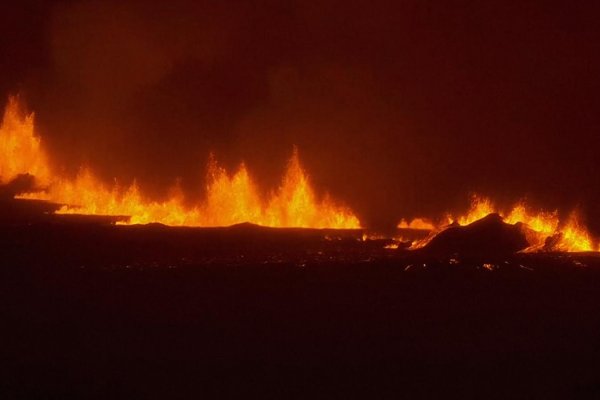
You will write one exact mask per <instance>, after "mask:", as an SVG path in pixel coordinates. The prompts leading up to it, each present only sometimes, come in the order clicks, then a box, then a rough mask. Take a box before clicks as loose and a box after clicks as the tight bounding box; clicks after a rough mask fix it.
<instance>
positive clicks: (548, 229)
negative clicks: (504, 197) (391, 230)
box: [398, 196, 596, 252]
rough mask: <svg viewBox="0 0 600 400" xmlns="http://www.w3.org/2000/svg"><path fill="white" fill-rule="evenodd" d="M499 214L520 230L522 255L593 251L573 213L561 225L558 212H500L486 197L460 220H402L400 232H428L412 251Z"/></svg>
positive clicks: (520, 207)
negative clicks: (455, 229)
mask: <svg viewBox="0 0 600 400" xmlns="http://www.w3.org/2000/svg"><path fill="white" fill-rule="evenodd" d="M492 214H498V215H499V216H500V217H501V218H502V219H503V221H504V222H505V223H507V224H512V225H516V226H518V227H519V229H520V230H521V232H522V233H523V235H524V236H525V238H526V239H527V242H528V243H529V247H527V248H526V249H524V250H523V251H525V252H533V251H542V250H544V251H565V252H578V251H595V250H596V247H594V241H593V239H592V237H591V235H590V233H589V232H588V230H587V228H586V227H585V226H584V225H583V224H582V223H581V222H580V220H579V216H578V214H577V212H576V211H573V212H572V213H571V214H570V216H569V217H568V219H567V220H566V221H561V220H560V218H559V214H558V211H553V212H547V211H537V212H536V211H533V210H531V209H530V208H529V207H528V206H527V204H526V202H525V201H520V202H518V203H517V204H516V205H514V206H513V207H512V208H511V209H510V210H509V211H504V210H501V209H499V208H498V207H496V206H495V205H494V203H493V202H492V201H491V200H490V199H488V198H485V197H481V196H473V197H472V201H471V207H470V209H469V210H468V212H467V213H466V214H464V215H460V216H457V217H455V216H451V215H449V214H448V215H446V216H445V217H444V218H443V220H442V221H441V222H438V223H433V222H431V221H430V220H427V219H423V218H416V219H414V220H412V221H411V222H410V223H409V222H407V221H406V220H402V221H400V222H399V223H398V228H399V229H417V230H426V231H430V232H431V233H430V235H429V236H428V237H427V238H425V239H423V240H418V241H415V242H414V243H413V244H412V248H422V247H424V246H426V245H427V244H428V243H429V242H430V240H431V239H432V238H434V237H435V236H436V235H437V234H438V233H439V232H442V231H444V230H446V229H448V228H451V227H454V226H467V225H470V224H472V223H474V222H476V221H479V220H482V219H483V218H485V217H487V216H489V215H492Z"/></svg>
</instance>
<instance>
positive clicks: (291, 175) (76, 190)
mask: <svg viewBox="0 0 600 400" xmlns="http://www.w3.org/2000/svg"><path fill="white" fill-rule="evenodd" d="M0 154H1V155H2V158H1V159H0V183H7V182H10V181H11V180H13V179H15V178H16V177H17V176H19V175H23V174H29V175H32V176H33V177H34V178H35V185H36V188H35V189H34V188H31V190H28V191H27V192H26V193H22V194H19V195H18V196H17V197H19V198H24V199H36V200H47V201H51V202H54V203H58V204H62V205H63V206H62V208H61V209H60V210H59V211H58V213H60V214H87V215H109V216H126V217H128V220H127V222H126V223H128V224H146V223H151V222H159V223H163V224H166V225H185V226H229V225H233V224H238V223H244V222H250V223H254V224H258V225H263V226H270V227H303V228H336V229H355V228H360V222H359V220H358V218H357V217H356V216H355V215H354V214H353V213H352V211H351V210H349V209H348V208H346V207H344V206H340V205H339V204H338V203H336V202H335V201H334V200H332V199H331V198H330V197H329V196H327V195H326V196H325V197H324V198H323V199H319V198H318V197H317V195H316V193H315V191H314V189H313V188H312V186H311V184H310V181H309V178H308V176H307V174H306V172H305V171H304V169H303V168H302V166H301V164H300V160H299V157H298V152H297V151H296V150H294V153H293V155H292V157H291V159H290V161H289V163H288V166H287V170H286V173H285V175H284V177H283V180H282V182H281V184H280V186H279V187H278V188H277V189H276V190H275V191H274V192H272V193H271V194H270V196H268V197H267V198H265V197H263V196H261V194H260V193H259V190H258V188H257V186H256V185H255V183H254V182H253V181H252V178H251V176H250V174H249V172H248V170H247V168H246V166H245V165H244V164H241V165H240V166H239V168H238V169H237V171H236V172H235V173H233V174H230V173H228V172H227V171H226V170H225V169H224V168H222V167H220V166H219V165H218V164H217V162H216V160H215V159H214V158H213V157H211V161H210V162H209V168H208V179H207V182H208V183H207V188H206V189H207V190H206V198H205V200H204V201H203V202H201V203H199V204H196V205H194V206H191V207H190V206H187V205H186V204H187V203H186V202H185V201H184V200H185V199H184V195H183V194H182V193H181V191H180V190H173V191H172V192H173V194H172V195H171V196H170V197H169V198H168V199H167V200H166V201H162V202H159V201H153V200H149V199H147V198H145V196H144V195H143V194H142V192H141V190H140V188H139V187H138V185H137V184H136V183H135V182H134V183H133V184H131V185H129V186H125V187H121V186H119V185H117V184H115V185H114V186H112V187H108V186H106V185H105V184H104V183H102V182H101V181H100V180H99V179H98V178H96V177H95V176H94V174H93V173H92V172H91V170H89V169H86V168H83V169H81V171H80V172H79V174H78V175H77V176H76V177H75V178H74V179H70V178H66V177H62V176H59V175H57V174H55V173H53V171H52V168H51V167H50V164H49V162H48V159H47V156H46V154H45V152H44V150H43V148H42V146H41V143H40V139H39V138H38V137H37V136H36V135H35V133H34V115H33V114H26V113H24V112H22V110H21V107H20V105H19V101H18V98H16V97H11V98H10V99H9V101H8V105H7V107H6V110H5V113H4V119H3V121H2V126H1V127H0Z"/></svg>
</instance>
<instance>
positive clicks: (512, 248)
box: [423, 214, 529, 256]
mask: <svg viewBox="0 0 600 400" xmlns="http://www.w3.org/2000/svg"><path fill="white" fill-rule="evenodd" d="M528 246H529V243H528V242H527V239H526V238H525V234H524V233H523V231H522V229H521V226H520V224H515V225H511V224H507V223H505V222H504V221H503V220H502V217H501V216H500V215H498V214H489V215H487V216H486V217H484V218H482V219H480V220H478V221H475V222H473V223H472V224H469V225H467V226H451V227H449V228H448V229H446V230H444V231H442V232H440V233H439V234H438V235H437V236H435V237H434V238H433V239H432V240H431V241H430V242H429V243H428V244H427V245H426V246H425V247H424V248H423V251H424V252H427V253H431V254H434V255H443V256H446V255H448V256H450V255H455V254H457V255H462V256H498V255H505V254H513V253H516V252H518V251H519V250H523V249H525V248H527V247H528Z"/></svg>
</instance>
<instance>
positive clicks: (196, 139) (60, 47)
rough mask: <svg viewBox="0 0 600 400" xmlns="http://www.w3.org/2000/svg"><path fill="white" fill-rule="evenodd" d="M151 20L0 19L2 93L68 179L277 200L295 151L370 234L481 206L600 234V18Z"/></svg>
mask: <svg viewBox="0 0 600 400" xmlns="http://www.w3.org/2000/svg"><path fill="white" fill-rule="evenodd" d="M155 3H156V4H153V3H152V2H150V1H110V0H108V1H27V0H25V1H15V2H12V3H9V4H7V3H4V4H3V6H2V12H1V13H0V29H1V32H0V96H2V98H3V99H5V98H6V97H7V96H8V94H10V93H22V96H23V98H24V99H25V100H26V102H27V104H28V107H29V108H30V109H31V110H34V111H35V112H36V115H37V122H38V132H39V134H40V135H41V137H42V140H43V142H44V145H45V146H46V148H48V150H49V153H50V155H51V157H52V162H53V163H54V164H55V165H56V167H57V168H60V169H61V170H64V171H65V173H74V172H75V171H76V170H77V168H78V167H79V166H80V165H82V164H86V165H89V166H90V167H92V169H93V170H95V171H97V172H98V174H100V175H101V176H102V177H103V178H104V179H106V180H107V181H110V180H111V178H113V177H119V179H121V180H123V181H127V180H130V179H132V178H133V177H137V179H138V181H139V182H140V184H141V186H142V188H144V190H145V191H146V192H147V193H148V194H150V195H152V196H155V197H157V198H160V196H164V195H165V194H166V193H167V189H168V187H169V186H170V185H171V184H172V183H173V182H174V181H175V179H176V178H181V181H182V185H183V186H184V188H185V189H186V190H187V192H188V193H189V195H190V196H199V195H200V193H201V190H202V187H203V186H204V183H203V182H204V174H205V165H206V160H207V157H208V154H209V152H210V151H213V152H215V154H216V155H217V158H218V159H219V160H222V162H223V164H224V165H225V166H227V167H229V168H234V167H235V166H236V165H237V164H238V163H239V162H240V161H242V160H244V161H246V163H247V164H248V166H249V169H250V171H251V173H252V174H253V175H254V176H255V178H256V180H257V182H259V184H260V185H262V186H263V187H264V188H272V187H273V186H274V185H276V184H277V182H278V180H279V179H280V177H281V174H282V172H283V170H284V167H285V163H286V159H287V158H288V157H289V156H290V154H291V152H292V147H293V145H297V146H298V148H299V151H300V155H301V159H302V161H303V163H304V165H305V167H306V169H307V170H308V171H309V173H310V174H311V178H312V180H313V182H314V183H315V186H316V187H317V188H318V190H319V191H320V192H322V191H323V190H325V189H327V190H328V191H329V192H330V193H331V194H332V195H333V196H334V197H335V198H337V199H341V200H343V201H344V202H345V203H346V204H348V205H349V206H350V207H351V208H352V209H353V210H355V211H356V213H357V214H358V215H359V217H360V218H361V220H362V221H364V224H365V225H367V226H374V227H379V226H386V225H388V226H389V225H394V224H395V223H396V222H397V221H398V220H399V219H400V218H401V217H411V216H422V215H425V216H427V215H430V216H435V215H439V214H441V213H443V212H445V211H453V210H459V209H463V210H464V208H465V207H466V205H467V204H468V200H469V194H470V193H472V192H478V193H481V194H484V195H489V196H491V197H492V198H494V199H496V200H497V201H498V202H499V203H500V204H506V205H508V204H509V203H510V202H512V201H515V200H518V199H520V198H522V197H527V198H528V199H529V201H530V203H532V204H533V205H537V206H541V207H545V208H549V209H553V208H559V209H560V210H562V211H565V212H567V211H570V210H571V209H572V208H574V207H576V206H579V207H581V210H582V212H583V214H584V216H585V217H586V218H587V219H588V221H589V225H590V226H591V228H592V229H593V230H595V231H596V232H599V231H600V94H599V93H600V74H599V72H600V24H599V23H598V21H599V20H600V6H599V5H597V4H598V3H597V2H594V1H582V2H578V1H563V2H553V1H547V0H546V1H523V0H521V1H482V2H476V1H436V2H433V1H425V0H419V1H417V0H409V1H389V2H383V1H377V0H373V1H363V2H357V1H348V0H346V1H328V0H320V1H314V2H309V1H286V2H284V1H248V2H234V1H231V2H223V1H204V2H202V1H182V0H174V1H168V2H166V1H163V2H155ZM554 3H556V4H554Z"/></svg>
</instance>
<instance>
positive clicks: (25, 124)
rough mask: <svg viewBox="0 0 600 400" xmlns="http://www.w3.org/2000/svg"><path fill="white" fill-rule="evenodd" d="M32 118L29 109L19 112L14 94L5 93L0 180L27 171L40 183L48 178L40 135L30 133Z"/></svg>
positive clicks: (1, 126) (1, 133)
mask: <svg viewBox="0 0 600 400" xmlns="http://www.w3.org/2000/svg"><path fill="white" fill-rule="evenodd" d="M33 118H34V116H33V113H32V114H29V115H26V114H25V113H24V112H23V110H22V109H21V107H20V104H19V98H18V97H14V96H11V97H9V99H8V104H7V106H6V109H5V111H4V117H3V118H2V125H0V155H1V157H0V183H7V182H10V181H11V180H12V179H14V178H16V177H17V176H18V175H20V174H27V173H28V174H31V175H33V176H35V178H36V180H37V182H39V183H40V184H45V183H46V182H47V181H48V179H49V177H50V169H49V168H48V163H47V160H46V155H45V153H44V152H43V150H42V148H41V145H40V139H39V138H38V137H37V136H35V135H34V131H33Z"/></svg>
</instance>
